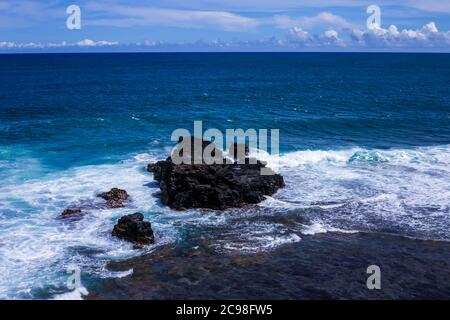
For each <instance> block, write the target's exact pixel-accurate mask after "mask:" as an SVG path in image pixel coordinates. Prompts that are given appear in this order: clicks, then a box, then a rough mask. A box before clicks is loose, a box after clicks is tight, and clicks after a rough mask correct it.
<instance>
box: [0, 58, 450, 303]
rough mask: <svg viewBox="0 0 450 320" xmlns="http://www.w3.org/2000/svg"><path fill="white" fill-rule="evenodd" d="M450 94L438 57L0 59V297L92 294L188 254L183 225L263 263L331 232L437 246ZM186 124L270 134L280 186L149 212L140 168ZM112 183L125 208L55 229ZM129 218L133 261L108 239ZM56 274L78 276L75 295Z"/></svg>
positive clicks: (444, 214) (210, 248)
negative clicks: (223, 203)
mask: <svg viewBox="0 0 450 320" xmlns="http://www.w3.org/2000/svg"><path fill="white" fill-rule="evenodd" d="M449 88H450V55H449V54H363V53H277V54H274V53H227V54H219V53H214V54H213V53H210V54H208V53H201V54H200V53H198V54H197V53H177V54H169V53H167V54H165V53H152V54H143V53H140V54H119V53H117V54H29V55H0V274H1V278H0V298H25V299H30V298H45V299H47V298H52V297H55V296H58V297H77V295H79V296H82V295H85V294H86V293H87V291H89V292H91V293H92V291H93V290H94V291H95V286H94V285H93V284H94V283H98V281H100V280H101V279H114V278H116V279H122V278H123V279H125V278H127V277H133V268H130V269H127V270H122V271H112V269H111V268H109V267H108V264H110V263H111V262H115V263H117V262H118V261H124V260H127V259H136V258H139V257H141V256H146V257H151V256H152V255H153V254H157V253H158V251H161V250H163V251H164V250H168V249H167V248H168V247H169V248H170V246H180V245H181V246H184V245H185V246H189V245H190V241H191V240H190V238H189V237H187V236H186V234H190V232H193V231H192V230H193V228H194V229H195V230H197V231H196V232H194V233H195V234H196V235H198V233H199V232H200V233H202V232H206V230H209V231H208V232H206V233H207V234H208V237H209V238H208V241H206V242H204V239H203V238H202V239H203V240H202V246H203V247H204V248H207V252H209V254H212V255H214V256H216V255H231V256H233V257H235V256H236V255H244V254H245V255H246V256H252V255H261V254H267V255H270V254H274V252H276V250H283V247H284V246H289V245H292V244H296V245H297V246H300V248H301V245H302V241H304V240H305V239H318V238H317V237H320V235H322V234H327V233H332V232H335V233H336V232H337V233H342V234H349V235H353V234H361V233H364V234H365V233H368V234H379V235H390V236H392V235H393V236H396V237H400V239H403V238H408V239H421V240H434V241H437V242H438V243H444V245H446V243H447V242H449V241H450V91H449ZM195 120H202V121H203V126H204V128H205V129H207V128H218V129H221V130H225V129H227V128H231V129H236V128H242V129H244V130H246V129H248V128H255V129H260V128H265V129H279V130H280V151H281V160H280V165H281V174H283V176H284V177H285V181H286V188H284V189H283V190H281V191H279V192H278V193H277V194H275V195H274V196H273V197H270V198H268V199H267V200H266V201H264V202H263V203H262V204H260V205H258V206H256V207H255V208H250V209H240V210H229V211H227V212H225V213H223V214H217V213H215V212H204V211H198V210H197V211H196V210H190V211H187V212H183V213H180V212H172V211H171V210H170V209H168V208H165V207H164V206H162V205H161V204H160V202H159V200H158V197H157V192H158V188H157V186H155V185H154V184H153V183H152V177H151V174H149V173H147V172H145V169H144V168H145V165H146V164H147V163H149V162H152V161H154V160H157V159H162V158H164V157H165V156H167V155H168V153H169V152H170V148H171V147H172V146H173V144H172V142H171V141H170V135H171V132H172V131H173V130H174V129H176V128H186V129H189V130H193V122H194V121H195ZM269 164H270V161H269ZM112 187H120V188H124V189H126V190H127V191H128V193H129V194H130V195H131V197H132V200H133V201H132V206H131V207H130V208H125V209H123V210H122V209H119V210H117V209H116V210H93V211H92V212H90V213H89V215H87V216H86V217H84V218H83V219H82V220H80V221H77V222H72V223H67V222H64V221H61V219H57V217H58V215H59V214H60V213H61V211H62V210H63V209H64V208H66V207H68V206H70V205H73V204H76V203H78V202H80V201H83V200H86V199H92V198H95V195H96V194H97V193H99V192H102V191H107V190H109V189H110V188H112ZM136 211H141V212H143V213H144V214H145V216H146V218H147V219H148V220H149V221H151V222H152V226H153V229H154V231H155V234H156V243H155V245H154V246H151V247H148V248H147V249H144V250H133V249H132V248H131V247H132V246H131V245H130V244H128V243H124V242H122V241H120V240H117V239H114V238H113V237H112V236H111V235H110V232H111V229H112V226H113V225H114V223H115V221H116V220H117V219H118V218H119V217H120V216H122V215H123V214H126V213H132V212H136ZM225 226H226V228H225ZM211 228H212V229H211ZM211 230H212V231H211ZM311 237H312V238H311ZM314 237H316V238H314ZM194 238H195V237H194ZM192 241H193V240H192ZM314 241H316V240H314ZM393 241H394V240H393ZM391 245H392V244H391ZM198 246H199V245H198V243H193V244H191V247H190V248H191V249H192V248H196V247H198ZM309 246H311V245H309ZM380 246H381V245H380ZM205 250H206V249H205ZM211 252H213V253H211ZM171 254H173V253H171ZM446 262H448V261H447V260H445V261H444V262H443V263H444V265H445V263H446ZM180 263H183V262H182V261H180ZM444 265H442V268H444ZM449 265H450V264H449ZM69 266H76V267H79V268H80V269H81V271H82V275H83V278H82V281H83V285H84V287H83V288H82V290H81V291H80V290H79V291H77V292H76V293H73V292H72V293H71V292H70V290H68V289H67V288H66V287H65V282H66V278H67V274H66V268H67V267H69ZM164 272H165V271H164ZM280 281H281V280H280ZM286 281H287V280H286ZM90 284H91V286H94V287H92V288H93V289H91V288H90ZM99 290H100V289H99ZM104 291H106V289H105V290H104ZM99 292H101V290H100V291H99ZM214 292H215V291H214ZM70 294H72V295H70ZM67 295H69V296H67ZM244 296H245V295H244ZM255 296H256V297H258V296H257V295H255ZM99 297H100V296H99ZM152 297H158V295H157V294H156V293H155V295H154V296H152ZM224 297H228V296H227V295H226V294H224ZM288 297H291V298H292V297H295V296H292V295H291V296H288Z"/></svg>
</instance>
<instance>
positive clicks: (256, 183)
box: [147, 157, 284, 210]
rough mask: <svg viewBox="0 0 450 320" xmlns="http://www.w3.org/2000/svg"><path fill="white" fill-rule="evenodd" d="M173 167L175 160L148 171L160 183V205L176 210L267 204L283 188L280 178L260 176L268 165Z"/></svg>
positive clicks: (150, 168)
mask: <svg viewBox="0 0 450 320" xmlns="http://www.w3.org/2000/svg"><path fill="white" fill-rule="evenodd" d="M246 160H247V161H246V163H245V164H238V163H231V164H230V163H225V162H224V164H210V165H208V164H204V163H203V164H174V163H173V162H172V158H171V157H168V158H167V159H166V160H163V161H158V162H156V163H154V164H150V165H148V167H147V170H148V171H150V172H153V177H154V179H155V180H156V181H158V182H159V186H160V189H161V201H162V203H164V204H166V205H168V206H169V207H171V208H173V209H177V210H183V209H188V208H210V209H216V210H222V209H226V208H230V207H242V206H244V205H246V204H255V203H258V202H260V201H262V200H264V195H272V194H274V193H275V192H276V191H277V190H278V189H279V188H281V187H283V186H284V180H283V177H282V176H281V175H279V174H275V173H273V174H272V175H261V168H264V167H265V164H264V163H262V162H261V161H256V164H251V163H249V159H248V158H246Z"/></svg>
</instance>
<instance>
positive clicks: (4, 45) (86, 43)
mask: <svg viewBox="0 0 450 320" xmlns="http://www.w3.org/2000/svg"><path fill="white" fill-rule="evenodd" d="M119 44H120V43H119V42H117V41H105V40H101V41H94V40H91V39H84V40H81V41H78V42H75V43H69V42H67V41H62V42H59V43H52V42H49V43H35V42H28V43H16V42H11V41H9V42H7V41H3V42H0V49H55V48H71V47H72V48H73V47H108V46H118V45H119Z"/></svg>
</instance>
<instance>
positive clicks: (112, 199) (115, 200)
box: [98, 188, 128, 209]
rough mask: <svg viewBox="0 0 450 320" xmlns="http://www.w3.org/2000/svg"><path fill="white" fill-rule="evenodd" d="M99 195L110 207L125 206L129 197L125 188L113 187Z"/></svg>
mask: <svg viewBox="0 0 450 320" xmlns="http://www.w3.org/2000/svg"><path fill="white" fill-rule="evenodd" d="M98 197H100V198H103V199H105V200H106V206H107V207H108V208H110V209H113V208H122V207H124V206H125V205H124V202H125V201H126V200H127V199H128V193H127V192H126V191H125V190H122V189H118V188H112V189H111V190H110V191H108V192H103V193H101V194H99V195H98Z"/></svg>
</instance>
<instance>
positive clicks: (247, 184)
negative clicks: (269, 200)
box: [60, 138, 284, 249]
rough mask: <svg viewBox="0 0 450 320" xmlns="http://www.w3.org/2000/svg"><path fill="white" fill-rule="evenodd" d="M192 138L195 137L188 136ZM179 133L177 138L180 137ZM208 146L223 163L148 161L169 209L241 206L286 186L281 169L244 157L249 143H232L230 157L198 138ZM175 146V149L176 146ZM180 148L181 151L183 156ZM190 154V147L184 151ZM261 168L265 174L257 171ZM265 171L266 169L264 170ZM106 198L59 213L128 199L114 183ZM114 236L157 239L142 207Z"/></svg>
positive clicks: (79, 212)
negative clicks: (270, 167)
mask: <svg viewBox="0 0 450 320" xmlns="http://www.w3.org/2000/svg"><path fill="white" fill-rule="evenodd" d="M190 139H191V141H192V142H193V141H194V140H195V138H190ZM182 140H183V139H182V138H180V141H179V142H181V141H182ZM207 147H209V148H210V147H212V154H213V155H214V156H216V157H220V158H221V159H220V158H219V159H220V160H223V161H222V162H221V163H213V164H207V163H205V162H201V163H200V164H189V163H181V164H176V163H174V161H173V160H172V157H173V156H174V153H172V155H171V156H169V157H168V158H167V159H166V160H162V161H158V162H156V163H152V164H149V165H148V166H147V171H148V172H151V173H153V179H154V180H155V181H157V182H158V185H159V188H160V190H161V193H160V199H161V202H162V203H163V204H165V205H167V206H169V207H170V208H171V209H175V210H186V209H191V208H204V209H213V210H224V209H227V208H240V207H244V206H247V205H253V204H257V203H259V202H261V201H263V200H264V199H265V196H270V195H273V194H274V193H275V192H277V190H278V189H279V188H282V187H284V179H283V177H282V176H281V175H279V174H277V173H275V172H273V171H271V170H270V169H269V168H266V163H263V162H262V161H259V160H257V159H254V158H249V157H248V147H247V146H243V145H238V144H234V145H232V146H230V149H231V148H233V151H232V153H231V154H232V155H234V157H233V158H232V160H231V161H230V159H229V158H226V157H224V155H223V152H222V151H221V150H219V149H217V148H216V147H215V146H214V144H213V143H212V142H210V141H205V140H201V148H202V151H203V150H205V148H207ZM174 152H179V149H177V148H175V149H174ZM186 155H187V154H186V152H184V156H186ZM188 156H189V157H190V159H193V158H194V153H193V151H192V150H191V153H190V154H188ZM262 169H265V170H266V171H265V172H266V174H261V172H262ZM267 172H269V174H267ZM97 197H98V198H102V199H103V200H104V201H105V202H104V203H100V204H96V203H91V202H88V203H87V204H85V205H81V206H74V207H69V208H67V209H65V210H64V211H63V212H62V213H61V215H60V217H61V218H64V219H73V220H75V219H80V218H82V217H83V215H84V214H86V211H89V209H92V208H98V206H100V207H104V208H106V209H119V208H124V207H125V206H126V205H127V203H128V202H131V199H130V196H129V195H128V193H127V191H126V190H123V189H119V188H112V189H111V190H110V191H108V192H103V193H100V194H98V195H97ZM111 234H112V235H113V236H114V237H117V238H119V239H123V240H126V241H129V242H131V243H133V245H134V248H136V249H138V248H143V247H144V246H145V245H148V244H152V243H154V241H155V238H154V235H153V230H152V228H151V223H150V222H149V221H145V220H144V216H143V214H142V213H139V212H136V213H134V214H129V215H124V216H122V217H121V218H120V219H119V220H118V222H117V224H116V225H115V226H114V227H113V230H112V233H111Z"/></svg>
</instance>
